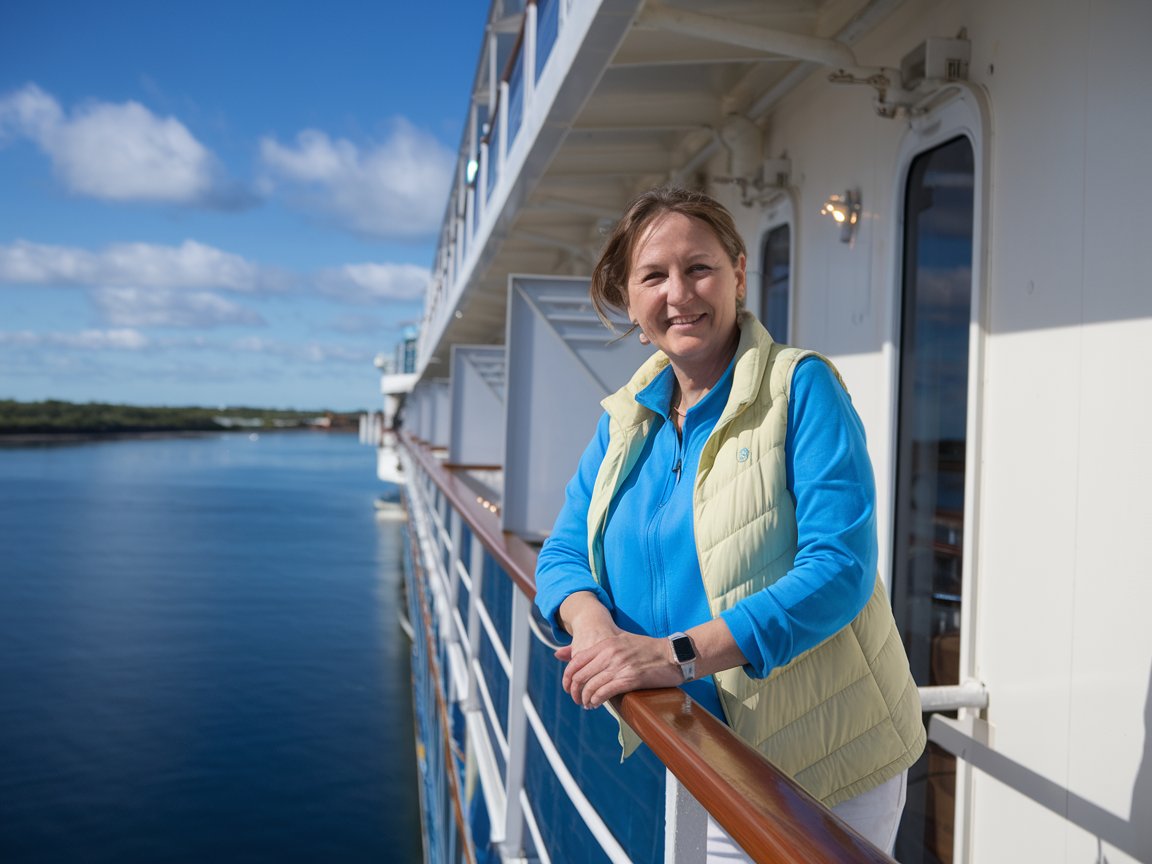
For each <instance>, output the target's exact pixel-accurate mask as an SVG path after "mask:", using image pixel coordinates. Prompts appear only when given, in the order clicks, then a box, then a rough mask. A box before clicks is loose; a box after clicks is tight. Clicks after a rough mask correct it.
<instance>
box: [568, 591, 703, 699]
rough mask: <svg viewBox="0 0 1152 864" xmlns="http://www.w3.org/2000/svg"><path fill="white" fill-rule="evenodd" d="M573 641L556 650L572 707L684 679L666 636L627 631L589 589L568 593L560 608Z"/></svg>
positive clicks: (674, 684)
mask: <svg viewBox="0 0 1152 864" xmlns="http://www.w3.org/2000/svg"><path fill="white" fill-rule="evenodd" d="M559 617H560V623H561V624H563V625H564V629H565V630H567V631H568V632H569V633H571V634H572V644H571V645H567V646H565V647H563V648H561V649H560V650H558V651H557V652H556V659H558V660H560V661H562V662H564V663H567V664H568V665H567V666H566V667H565V668H564V691H565V692H566V693H567V694H568V695H569V696H571V697H572V700H573V701H574V702H575V703H576V704H577V705H582V706H584V707H585V708H599V707H600V706H601V705H603V704H604V703H605V702H607V701H608V700H609V699H610V698H612V697H613V696H616V695H617V694H619V693H627V692H628V691H629V690H640V689H645V688H651V687H675V686H676V685H677V684H680V683H682V682H683V680H684V678H683V675H682V674H681V672H680V668H679V667H678V666H676V665H675V664H674V663H673V662H672V655H671V649H670V648H669V647H668V641H667V640H666V639H652V638H650V637H648V636H637V635H636V634H634V633H627V632H625V631H624V630H621V629H620V628H619V627H617V626H616V622H615V621H613V620H612V613H611V612H609V611H608V610H607V609H606V608H605V607H604V604H602V603H601V602H600V601H599V599H597V597H596V595H595V594H592V593H591V592H589V591H578V592H576V593H575V594H571V595H569V596H568V597H567V598H566V599H565V600H564V602H563V603H561V604H560V609H559Z"/></svg>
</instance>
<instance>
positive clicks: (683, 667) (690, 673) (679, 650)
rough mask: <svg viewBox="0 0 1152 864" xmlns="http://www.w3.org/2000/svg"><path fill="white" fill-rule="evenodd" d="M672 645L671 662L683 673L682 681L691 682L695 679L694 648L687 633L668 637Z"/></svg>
mask: <svg viewBox="0 0 1152 864" xmlns="http://www.w3.org/2000/svg"><path fill="white" fill-rule="evenodd" d="M668 641H669V642H671V643H672V660H673V662H674V663H676V664H677V665H678V666H679V667H680V671H681V672H683V673H684V680H685V681H691V680H692V679H693V678H695V677H696V646H695V645H693V644H692V639H691V637H689V636H688V634H687V633H673V634H672V635H671V636H669V637H668Z"/></svg>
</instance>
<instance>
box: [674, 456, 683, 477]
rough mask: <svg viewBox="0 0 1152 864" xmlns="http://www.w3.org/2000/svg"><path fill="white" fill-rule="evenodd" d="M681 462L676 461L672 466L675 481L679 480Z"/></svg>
mask: <svg viewBox="0 0 1152 864" xmlns="http://www.w3.org/2000/svg"><path fill="white" fill-rule="evenodd" d="M680 462H681V460H679V459H677V460H676V464H675V465H673V466H672V473H673V474H675V475H676V479H677V480H679V479H680V467H681V464H680Z"/></svg>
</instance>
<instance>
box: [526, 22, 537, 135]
mask: <svg viewBox="0 0 1152 864" xmlns="http://www.w3.org/2000/svg"><path fill="white" fill-rule="evenodd" d="M536 14H537V13H536V0H528V7H527V8H526V9H525V10H524V109H523V110H524V114H525V115H527V114H528V106H529V105H531V104H532V94H533V93H535V92H536Z"/></svg>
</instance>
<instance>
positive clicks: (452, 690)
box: [389, 0, 1152, 864]
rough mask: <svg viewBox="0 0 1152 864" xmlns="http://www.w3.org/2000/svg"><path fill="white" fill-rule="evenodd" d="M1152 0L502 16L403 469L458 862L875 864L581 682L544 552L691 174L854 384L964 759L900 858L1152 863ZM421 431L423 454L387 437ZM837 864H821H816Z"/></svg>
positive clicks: (700, 728)
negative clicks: (1149, 490) (562, 667)
mask: <svg viewBox="0 0 1152 864" xmlns="http://www.w3.org/2000/svg"><path fill="white" fill-rule="evenodd" d="M1149 37H1152V5H1150V4H1148V3H1147V2H1143V0H1104V2H1099V0H1056V2H1051V0H1012V2H1000V3H992V2H981V0H939V2H928V0H903V2H900V0H712V2H708V3H700V2H689V0H664V2H653V0H600V2H598V0H537V2H527V3H524V2H511V0H509V2H504V0H495V2H494V3H493V5H492V9H491V13H490V16H489V20H488V25H487V29H486V32H485V33H484V35H483V44H482V50H481V52H480V59H479V62H478V66H477V74H476V78H475V81H474V82H473V83H472V87H471V90H470V93H471V100H470V103H469V111H468V117H467V121H466V124H465V131H464V135H463V139H462V142H461V147H460V151H459V159H458V163H457V170H456V182H455V184H454V186H453V189H452V192H451V194H450V197H449V200H448V201H447V202H446V210H445V218H444V222H443V227H442V231H441V237H440V244H439V247H438V252H437V255H436V259H435V262H434V269H433V276H432V280H431V283H430V286H429V292H428V298H427V304H426V309H425V315H424V320H423V322H422V325H421V329H420V333H419V337H418V340H417V341H416V343H415V352H414V358H413V361H414V362H413V371H412V373H411V377H410V378H408V379H405V380H404V382H403V383H404V387H403V388H400V387H398V386H397V387H396V388H395V389H396V390H400V389H404V390H405V391H407V389H408V388H409V387H410V391H411V392H406V396H405V398H404V403H403V407H402V409H401V410H400V417H401V418H402V424H401V425H400V432H399V437H398V438H397V439H396V440H395V441H394V444H395V446H394V448H390V449H389V452H390V453H391V452H395V453H396V454H397V455H396V459H397V460H398V463H397V465H398V474H397V476H401V475H402V476H403V478H404V479H405V480H406V481H407V503H408V508H409V519H410V540H411V553H412V554H411V560H412V567H411V575H412V577H413V579H412V584H411V586H410V590H409V600H410V603H411V609H410V611H411V614H412V620H413V623H414V624H415V625H416V629H417V633H418V635H417V639H416V644H417V646H418V647H417V651H416V654H417V661H416V669H417V673H418V674H417V682H418V696H419V698H418V703H419V706H420V707H419V711H420V726H421V730H422V731H421V735H422V738H421V747H422V765H423V776H424V788H423V795H424V805H425V810H426V813H427V817H428V818H427V824H426V829H427V834H426V844H427V853H428V859H429V861H433V862H442V861H456V860H470V861H471V860H476V861H489V860H493V861H494V860H502V861H518V860H524V859H526V860H539V861H542V862H561V861H600V860H610V861H629V860H631V861H643V862H647V861H657V860H666V861H675V862H689V861H700V860H703V859H702V857H701V852H700V844H701V838H702V831H703V828H702V825H703V821H702V819H703V816H702V814H703V813H704V812H705V811H708V812H712V813H713V815H714V816H716V817H717V818H718V819H721V820H722V822H723V824H725V826H726V827H728V828H729V830H730V831H731V832H732V833H733V835H734V836H735V837H736V838H737V839H738V840H739V841H740V842H741V843H743V844H744V845H745V848H747V849H748V850H749V851H750V852H752V853H753V854H754V855H755V856H757V857H758V858H759V859H760V860H773V861H775V860H781V861H786V860H796V861H799V860H881V859H880V858H876V857H875V855H877V854H878V853H875V851H874V850H869V849H867V848H865V847H864V846H860V845H858V844H856V843H855V841H854V840H853V838H852V836H851V835H847V834H845V833H844V832H843V831H842V830H841V829H840V828H839V827H838V826H837V824H836V823H835V821H834V820H830V819H829V818H828V817H827V814H826V813H822V812H821V810H820V808H819V807H818V805H813V802H810V801H806V800H805V798H804V796H803V794H802V793H799V792H798V791H797V790H795V789H793V788H792V787H790V786H789V785H788V784H787V782H786V781H785V780H783V779H782V778H779V777H778V776H775V775H774V774H773V772H772V769H771V767H770V766H766V765H764V764H762V763H761V762H759V761H758V760H757V758H756V757H754V756H752V755H751V754H749V753H747V752H745V751H742V750H741V749H740V747H739V745H738V742H734V741H733V740H731V738H730V736H729V735H728V734H727V732H726V730H724V729H723V727H720V726H719V725H718V724H710V723H708V722H707V718H701V717H700V716H699V714H700V713H702V712H695V711H693V709H692V705H691V704H684V700H683V699H682V698H678V697H677V696H676V693H675V691H668V692H654V693H648V694H635V695H630V696H628V697H625V698H624V699H623V700H621V701H620V705H619V708H620V710H621V711H622V712H624V713H625V716H626V717H628V718H630V722H632V723H633V724H634V727H635V728H637V731H639V732H640V733H641V735H642V736H643V737H644V738H645V740H646V742H647V743H648V745H649V746H648V747H647V748H643V750H642V751H641V755H639V756H637V757H634V758H632V759H629V760H627V761H626V762H624V763H623V764H622V765H621V764H618V753H617V751H616V750H615V748H614V746H613V739H614V731H613V729H614V726H613V724H611V722H610V721H609V720H608V719H607V718H606V717H605V716H604V712H603V711H598V712H582V711H580V710H579V709H576V708H575V706H573V705H572V704H571V703H570V701H567V702H566V697H564V695H563V694H562V693H561V692H559V685H558V674H559V664H558V663H557V662H556V661H555V660H554V659H553V658H552V656H551V649H550V648H549V647H548V646H547V645H546V644H545V642H544V641H543V633H542V632H537V631H538V629H539V628H536V629H534V628H533V624H532V616H531V614H530V605H531V604H530V599H531V596H532V591H533V589H532V584H531V575H532V569H533V561H534V555H535V548H536V546H535V544H537V543H538V542H539V541H540V540H541V539H542V538H543V537H544V536H545V535H546V533H547V531H548V530H549V527H550V526H551V523H552V520H553V518H554V516H555V514H556V512H557V510H558V509H559V506H560V503H561V501H562V490H563V485H564V483H565V482H566V481H567V479H568V477H569V476H570V474H571V472H572V470H573V469H574V466H575V464H576V461H577V458H578V456H579V453H580V452H581V450H582V448H583V446H584V445H585V444H586V442H587V440H588V439H589V437H590V436H591V434H592V431H593V429H594V426H595V423H596V419H597V417H598V416H599V411H600V408H599V404H598V403H599V400H600V399H601V398H603V396H604V395H606V394H607V393H608V392H611V391H612V390H614V389H615V388H616V387H617V386H619V385H620V384H621V383H623V381H624V380H625V379H626V377H627V376H628V374H629V373H630V372H631V371H632V369H633V368H635V366H636V365H637V364H638V362H639V359H642V356H643V352H644V350H646V349H643V348H642V346H639V345H638V344H637V343H635V342H634V341H632V340H624V341H613V340H612V335H611V334H609V333H608V332H607V331H605V330H604V329H603V327H602V325H601V324H600V322H599V321H598V320H597V318H596V316H595V314H594V312H593V311H592V309H591V306H590V303H589V302H588V299H587V285H588V274H589V270H590V267H591V265H592V262H593V261H594V259H595V256H596V254H597V252H598V250H599V245H600V241H601V238H602V236H603V232H604V229H605V226H606V225H609V224H611V221H612V220H613V219H614V218H615V217H616V216H617V215H618V214H619V213H620V211H621V209H622V208H623V206H624V205H625V203H626V202H627V201H628V200H629V199H630V198H631V197H632V196H633V195H635V194H636V193H638V192H639V191H642V190H643V189H646V188H648V187H650V186H653V185H656V184H660V183H665V182H670V181H671V182H677V183H681V184H684V185H689V186H695V187H698V188H702V189H705V190H706V191H708V192H709V194H712V195H713V196H715V197H717V198H719V199H720V200H722V201H724V202H725V203H726V204H727V205H728V206H729V207H730V209H731V210H732V211H733V213H734V214H735V216H736V218H737V220H738V224H739V227H740V229H741V231H742V233H743V234H744V236H745V238H746V240H747V242H748V245H749V261H748V272H749V289H750V290H749V306H750V308H752V309H753V311H755V312H756V313H757V314H758V315H759V317H760V318H761V320H762V321H763V322H764V323H765V325H766V326H767V327H768V329H769V330H770V332H772V334H773V335H774V336H775V338H777V339H778V340H780V341H787V342H790V343H793V344H798V345H802V346H805V347H811V348H816V349H818V350H820V351H822V352H823V353H825V354H827V355H829V356H830V357H831V358H832V359H833V360H834V361H835V362H836V364H837V366H838V368H839V369H840V370H841V372H842V373H843V375H844V378H845V380H846V381H847V383H848V386H849V389H850V391H851V393H852V398H853V401H854V404H855V405H856V407H857V409H858V411H859V413H860V414H861V416H862V418H863V420H864V423H865V426H866V428H867V430H868V436H869V447H870V452H871V456H872V461H873V465H874V467H875V471H876V479H877V490H878V514H879V525H880V538H881V544H880V547H881V554H880V572H881V577H882V578H883V579H884V581H885V583H886V585H887V586H888V588H889V591H890V593H891V596H892V601H893V606H894V609H895V612H896V615H897V620H898V623H899V625H900V627H901V631H902V633H903V636H904V640H905V644H906V647H907V649H908V652H909V656H910V658H911V661H912V664H913V671H914V672H915V674H916V676H917V680H918V682H919V683H920V684H921V685H922V688H923V689H922V699H923V701H924V705H925V722H926V723H927V724H929V731H930V738H931V741H932V742H933V743H932V745H931V746H930V748H929V752H928V753H927V754H926V755H925V757H924V758H923V759H922V760H921V762H920V763H919V764H918V765H917V766H916V768H914V769H913V772H912V775H911V784H910V788H909V804H908V808H907V812H906V815H905V820H904V824H903V826H902V829H901V836H900V839H899V842H898V845H897V855H896V857H897V858H898V859H899V860H901V861H905V862H919V861H924V862H946V861H956V862H980V864H984V862H1010V861H1011V862H1015V861H1044V862H1056V861H1087V860H1094V861H1104V860H1107V861H1109V862H1121V861H1140V860H1152V826H1150V824H1149V822H1148V820H1146V819H1144V818H1143V816H1145V815H1146V814H1148V813H1149V812H1150V808H1152V758H1149V753H1150V744H1149V739H1148V725H1149V722H1152V720H1150V718H1152V708H1149V705H1152V687H1150V677H1152V675H1150V672H1149V670H1150V668H1152V627H1148V626H1147V625H1146V624H1145V617H1146V614H1147V613H1146V609H1147V607H1148V605H1149V601H1152V578H1150V577H1152V569H1150V567H1149V565H1148V563H1147V557H1146V555H1145V551H1144V545H1145V543H1144V535H1145V534H1146V533H1147V531H1148V526H1150V525H1152V498H1150V496H1149V495H1148V494H1146V490H1145V487H1146V486H1147V485H1148V484H1149V483H1150V482H1152V448H1150V447H1149V445H1148V443H1147V441H1146V438H1147V430H1148V429H1149V427H1150V426H1152V371H1150V368H1152V348H1150V347H1149V346H1152V277H1150V276H1149V271H1148V265H1147V264H1146V260H1145V258H1146V256H1145V255H1144V250H1143V245H1144V244H1143V240H1142V236H1141V235H1142V233H1143V231H1142V228H1143V208H1144V203H1143V202H1144V198H1145V197H1146V195H1145V190H1147V189H1148V188H1152V162H1150V159H1149V156H1148V153H1149V142H1150V141H1152V96H1150V95H1149V93H1150V92H1152V87H1150V85H1152V52H1150V51H1149V50H1148V49H1147V43H1148V40H1149ZM390 434H391V433H390ZM821 856H823V857H821Z"/></svg>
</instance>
